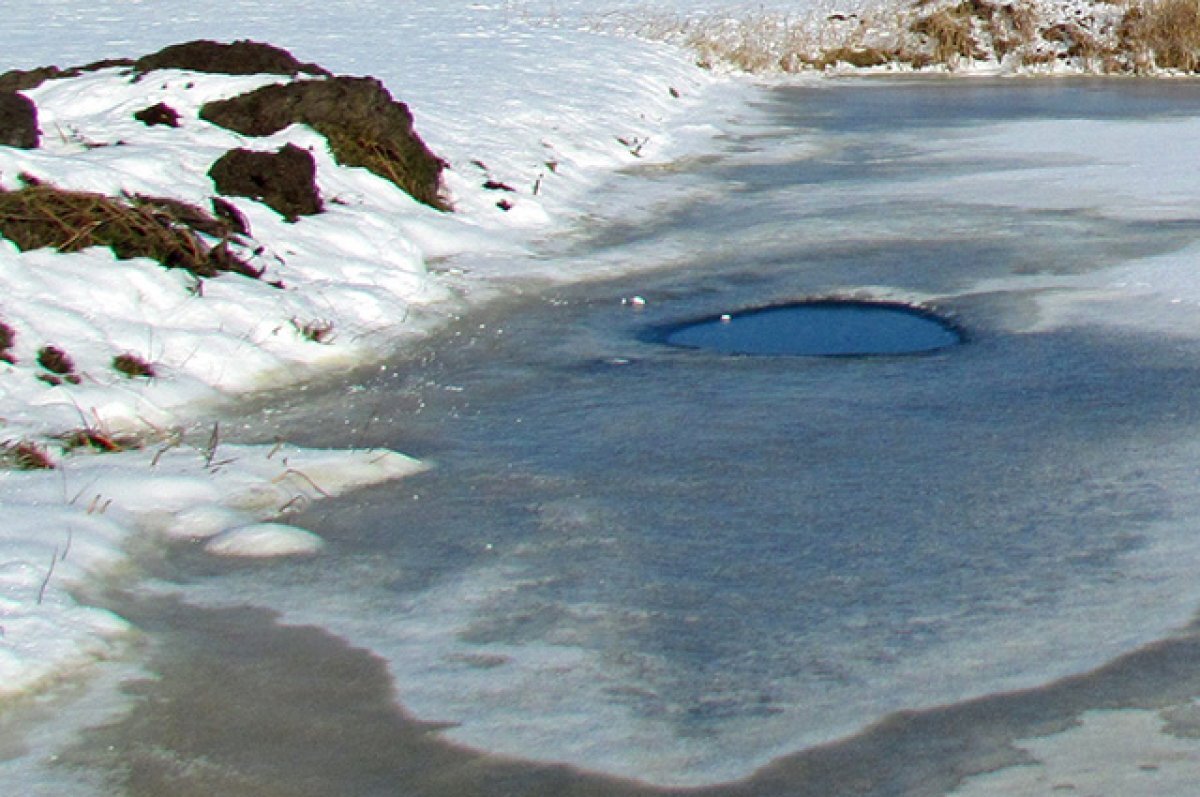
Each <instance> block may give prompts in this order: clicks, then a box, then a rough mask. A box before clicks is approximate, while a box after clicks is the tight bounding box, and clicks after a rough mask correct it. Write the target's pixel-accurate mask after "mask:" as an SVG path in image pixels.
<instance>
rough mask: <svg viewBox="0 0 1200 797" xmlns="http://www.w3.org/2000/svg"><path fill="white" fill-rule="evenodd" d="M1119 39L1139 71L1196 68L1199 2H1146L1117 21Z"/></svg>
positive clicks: (1199, 51)
mask: <svg viewBox="0 0 1200 797" xmlns="http://www.w3.org/2000/svg"><path fill="white" fill-rule="evenodd" d="M1119 36H1120V38H1121V40H1122V42H1123V43H1124V44H1125V46H1126V47H1127V48H1128V49H1129V50H1130V52H1131V54H1132V56H1133V60H1134V63H1135V64H1136V65H1137V67H1138V69H1139V71H1147V70H1150V69H1154V68H1157V69H1170V70H1178V71H1181V72H1196V71H1198V67H1200V0H1148V2H1144V3H1142V4H1140V5H1135V6H1133V7H1132V8H1130V9H1129V10H1128V11H1127V12H1126V13H1125V17H1124V19H1123V20H1122V21H1121V26H1120V33H1119Z"/></svg>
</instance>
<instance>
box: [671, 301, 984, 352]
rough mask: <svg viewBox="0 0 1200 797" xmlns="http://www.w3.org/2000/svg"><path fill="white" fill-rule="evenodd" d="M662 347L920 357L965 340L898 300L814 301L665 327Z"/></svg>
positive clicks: (930, 315) (930, 314)
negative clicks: (908, 355) (663, 345)
mask: <svg viewBox="0 0 1200 797" xmlns="http://www.w3.org/2000/svg"><path fill="white" fill-rule="evenodd" d="M655 337H656V338H658V339H659V340H661V341H662V342H663V343H666V344H669V345H671V346H680V347H683V348H690V349H708V350H712V351H716V352H720V353H722V354H743V355H745V354H751V355H752V354H764V355H793V356H811V357H868V356H892V355H901V354H919V353H923V352H932V351H937V350H939V349H944V348H947V347H948V346H954V345H957V344H959V343H962V342H963V339H964V338H963V333H962V331H961V330H960V329H959V328H958V327H957V326H956V325H955V324H953V323H952V322H951V321H949V320H947V319H945V318H943V317H941V316H939V315H937V314H936V313H934V312H932V311H930V310H928V309H926V308H923V307H916V306H913V305H909V304H904V303H901V302H889V301H868V300H862V299H814V300H808V301H802V302H795V303H791V304H781V305H772V306H769V307H758V308H754V309H750V310H742V311H739V312H736V313H728V314H723V315H719V316H713V317H710V318H702V319H700V320H697V321H688V322H685V323H682V324H676V325H673V326H669V327H665V328H662V329H660V330H658V332H657V334H656V336H655Z"/></svg>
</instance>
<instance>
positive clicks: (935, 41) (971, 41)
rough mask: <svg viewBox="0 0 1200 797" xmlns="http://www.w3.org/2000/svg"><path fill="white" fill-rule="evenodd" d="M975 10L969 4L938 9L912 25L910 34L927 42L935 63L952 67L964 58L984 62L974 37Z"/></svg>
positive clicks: (981, 50) (983, 52)
mask: <svg viewBox="0 0 1200 797" xmlns="http://www.w3.org/2000/svg"><path fill="white" fill-rule="evenodd" d="M975 10H976V9H975V8H974V7H973V5H972V4H971V3H970V2H969V0H968V1H967V2H963V3H960V4H958V5H957V6H950V7H946V8H939V9H938V10H936V11H934V12H932V13H930V14H928V15H926V16H924V17H921V18H919V19H918V20H917V21H915V22H914V23H912V25H911V26H910V27H909V30H911V31H912V32H913V33H916V34H918V35H920V36H925V37H927V38H928V39H929V40H930V42H931V43H932V49H933V52H932V57H933V60H934V61H935V62H936V63H939V64H947V65H949V66H954V65H956V64H957V63H958V62H959V61H960V60H961V59H963V58H969V59H982V58H986V57H987V53H986V52H985V51H984V50H983V48H982V47H981V46H980V44H979V41H978V39H977V38H976V34H975V21H976V19H977V16H976V14H975V13H974V12H975Z"/></svg>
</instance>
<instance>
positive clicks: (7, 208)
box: [0, 181, 260, 278]
mask: <svg viewBox="0 0 1200 797" xmlns="http://www.w3.org/2000/svg"><path fill="white" fill-rule="evenodd" d="M198 232H202V233H205V234H207V235H213V236H214V237H219V238H220V239H221V240H220V242H219V243H217V244H216V245H210V244H209V243H208V242H206V241H205V240H204V239H202V238H201V237H200V236H199V235H198V234H197V233H198ZM0 235H3V236H4V237H5V238H8V239H9V240H10V241H12V242H13V243H14V244H16V245H17V248H19V249H21V250H22V251H29V250H33V249H42V248H47V247H49V248H52V249H56V250H57V251H59V252H78V251H80V250H83V249H86V248H88V247H90V246H105V247H108V248H109V249H111V250H112V252H113V254H114V255H116V256H117V257H118V258H121V259H122V260H128V259H130V258H134V257H148V258H150V259H151V260H154V261H156V262H158V263H160V264H162V265H163V266H165V267H167V268H181V269H185V270H186V271H189V272H191V273H192V274H195V275H196V276H198V277H215V276H217V275H218V274H220V273H222V272H234V273H236V274H242V275H244V276H248V277H255V278H257V277H258V276H260V272H258V271H256V270H255V269H254V268H252V267H251V266H250V265H249V264H248V263H246V262H245V261H243V260H241V259H240V258H238V257H237V256H236V255H234V254H233V253H232V252H230V251H229V248H228V241H229V239H230V238H231V237H232V230H231V228H230V227H229V225H228V223H226V222H222V221H220V220H217V219H214V218H213V217H211V216H209V215H208V214H207V213H205V212H204V211H203V210H201V209H199V208H196V207H193V206H191V205H188V204H187V203H184V202H179V201H177V200H172V199H159V198H155V197H144V196H133V197H122V198H121V199H112V198H109V197H106V196H103V195H101V194H92V193H87V192H82V191H67V190H64V189H61V188H55V187H53V186H50V185H46V184H44V183H41V182H38V181H35V182H33V184H28V185H26V186H25V187H24V188H21V189H19V190H16V191H3V190H0Z"/></svg>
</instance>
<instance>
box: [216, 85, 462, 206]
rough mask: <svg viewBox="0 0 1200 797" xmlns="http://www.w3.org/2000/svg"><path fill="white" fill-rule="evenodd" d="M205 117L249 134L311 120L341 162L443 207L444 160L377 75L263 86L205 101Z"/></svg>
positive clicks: (428, 202)
mask: <svg viewBox="0 0 1200 797" xmlns="http://www.w3.org/2000/svg"><path fill="white" fill-rule="evenodd" d="M200 117H201V118H202V119H205V120H207V121H209V122H212V123H213V124H216V125H220V126H221V127H224V128H227V129H229V130H233V131H235V132H238V133H241V134H242V135H246V136H269V135H272V134H273V133H277V132H279V131H280V130H283V129H284V128H286V127H288V126H290V125H293V124H305V125H308V126H309V127H311V128H313V129H314V130H316V131H317V132H319V133H321V134H322V135H324V136H325V138H326V139H327V140H328V142H329V149H330V151H331V152H332V153H333V156H334V158H336V159H337V162H338V163H340V164H342V165H344V166H361V167H363V168H366V169H368V170H370V171H371V172H373V173H375V174H376V175H378V176H380V177H382V178H384V179H385V180H389V181H391V182H392V183H393V184H395V185H396V186H398V187H399V188H401V189H402V190H404V191H406V192H407V193H408V194H409V195H410V196H412V197H413V198H414V199H416V200H417V201H418V202H423V203H424V204H426V205H429V206H431V207H434V208H438V209H439V210H447V209H448V206H447V204H446V202H445V200H444V199H443V198H442V196H441V175H442V169H443V168H444V167H445V164H444V163H443V162H442V160H441V159H440V158H438V157H437V156H436V155H434V154H433V153H432V152H430V151H429V149H428V147H426V146H425V143H424V142H423V141H422V140H421V138H420V137H419V136H418V135H417V133H416V131H415V130H414V129H413V120H412V114H411V113H409V110H408V106H406V105H405V104H404V103H402V102H398V101H397V100H395V99H393V98H392V95H391V94H389V93H388V90H387V89H386V88H384V86H383V84H382V83H380V82H379V81H378V80H376V79H375V78H358V77H335V78H329V79H327V80H299V81H295V82H293V83H287V84H283V85H272V86H263V87H262V88H259V89H256V90H255V91H251V92H249V93H247V94H242V95H239V96H237V97H233V98H231V99H228V100H217V101H215V102H209V103H206V104H205V105H204V106H203V107H202V108H201V109H200Z"/></svg>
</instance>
